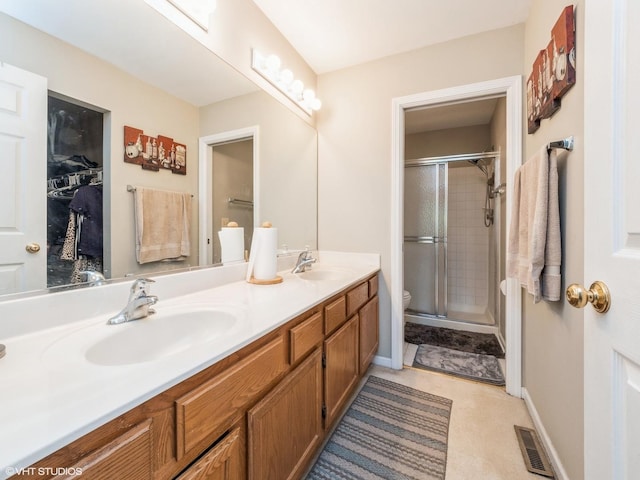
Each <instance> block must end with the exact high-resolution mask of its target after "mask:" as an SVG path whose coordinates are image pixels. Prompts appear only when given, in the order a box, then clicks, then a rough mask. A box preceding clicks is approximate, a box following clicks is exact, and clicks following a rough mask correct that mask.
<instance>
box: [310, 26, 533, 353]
mask: <svg viewBox="0 0 640 480" xmlns="http://www.w3.org/2000/svg"><path fill="white" fill-rule="evenodd" d="M523 35H524V28H523V25H517V26H513V27H509V28H505V29H501V30H496V31H493V32H488V33H483V34H479V35H474V36H471V37H466V38H462V39H458V40H454V41H450V42H446V43H443V44H439V45H434V46H431V47H427V48H423V49H419V50H415V51H412V52H408V53H404V54H400V55H395V56H392V57H387V58H384V59H381V60H378V61H374V62H370V63H366V64H363V65H359V66H356V67H352V68H347V69H344V70H339V71H335V72H331V73H327V74H324V75H320V76H319V78H318V93H319V96H320V98H322V101H323V107H322V110H320V112H319V115H318V132H319V133H318V142H319V143H318V145H319V146H318V149H319V152H318V155H319V160H318V188H319V195H318V198H319V208H318V212H319V213H318V216H319V222H318V226H319V227H318V228H319V236H318V238H319V247H320V248H321V249H323V250H342V251H347V252H377V253H380V254H381V264H382V276H381V284H380V348H379V351H378V355H380V356H382V357H388V358H390V357H391V333H390V321H391V305H390V296H389V281H390V277H389V276H390V269H391V265H390V255H391V253H390V252H391V237H390V235H391V233H390V226H391V198H390V197H391V102H392V99H393V98H395V97H401V96H405V95H409V94H413V93H419V92H425V91H430V90H436V89H440V88H446V87H452V86H456V85H465V84H470V83H475V82H481V81H486V80H491V79H496V78H503V77H508V76H512V75H520V74H522V73H523V70H522V69H523V62H522V44H523Z"/></svg>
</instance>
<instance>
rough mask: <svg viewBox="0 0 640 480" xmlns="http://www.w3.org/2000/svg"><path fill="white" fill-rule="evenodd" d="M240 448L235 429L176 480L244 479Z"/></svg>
mask: <svg viewBox="0 0 640 480" xmlns="http://www.w3.org/2000/svg"><path fill="white" fill-rule="evenodd" d="M241 448H242V436H241V435H240V429H239V428H236V429H234V430H232V431H231V432H229V433H228V434H227V435H226V436H225V437H224V438H223V439H222V440H220V441H219V442H218V443H217V444H216V445H214V446H213V447H211V449H210V450H209V451H208V452H206V453H205V454H204V455H202V457H200V459H198V460H197V461H196V462H195V463H194V464H193V465H191V466H190V467H189V468H188V469H187V470H186V471H185V472H183V473H182V475H180V476H179V477H178V478H176V480H241V479H243V478H244V474H243V465H242V458H243V455H242V450H241Z"/></svg>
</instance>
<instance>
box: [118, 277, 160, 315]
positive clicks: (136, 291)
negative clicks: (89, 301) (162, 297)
mask: <svg viewBox="0 0 640 480" xmlns="http://www.w3.org/2000/svg"><path fill="white" fill-rule="evenodd" d="M154 281H155V280H151V279H150V278H139V279H137V280H136V281H135V282H133V285H132V286H131V292H130V293H129V300H128V301H127V305H126V306H125V307H124V308H123V309H122V311H120V313H118V314H117V315H115V316H113V317H111V318H110V319H109V320H107V323H108V324H109V325H118V324H120V323H125V322H130V321H132V320H138V319H140V318H145V317H148V316H149V315H151V314H154V313H156V312H155V310H154V309H153V308H150V307H151V305H155V304H156V302H157V301H158V297H157V296H155V295H149V288H150V285H149V284H150V283H154Z"/></svg>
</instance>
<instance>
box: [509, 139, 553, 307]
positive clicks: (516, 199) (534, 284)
mask: <svg viewBox="0 0 640 480" xmlns="http://www.w3.org/2000/svg"><path fill="white" fill-rule="evenodd" d="M561 262H562V248H561V238H560V207H559V202H558V162H557V154H556V151H555V150H552V151H551V153H548V151H547V148H546V147H544V148H542V149H541V150H540V151H539V152H538V153H537V154H535V155H534V156H533V157H532V158H530V159H529V160H528V161H527V162H526V163H525V164H524V165H522V166H521V167H520V168H519V169H518V170H517V171H516V174H515V176H514V185H513V206H512V211H511V227H510V229H509V239H508V244H507V276H508V277H511V278H516V279H517V280H518V281H519V282H520V284H521V285H522V286H523V287H524V288H526V290H527V292H529V293H530V294H532V295H533V302H534V303H538V302H539V301H540V300H541V299H543V300H547V301H558V300H560V298H561V289H562V285H561V284H562V278H561V272H560V265H561Z"/></svg>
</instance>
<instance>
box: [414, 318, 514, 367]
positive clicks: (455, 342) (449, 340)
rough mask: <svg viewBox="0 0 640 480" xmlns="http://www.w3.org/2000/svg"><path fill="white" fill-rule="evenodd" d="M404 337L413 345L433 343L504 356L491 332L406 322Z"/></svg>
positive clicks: (465, 350) (455, 348)
mask: <svg viewBox="0 0 640 480" xmlns="http://www.w3.org/2000/svg"><path fill="white" fill-rule="evenodd" d="M404 339H405V341H406V342H409V343H413V344H415V345H422V344H428V345H435V346H438V347H445V348H451V349H453V350H459V351H461V352H469V353H479V354H484V355H493V356H494V357H496V358H504V352H503V351H502V347H501V346H500V342H498V339H497V338H496V336H495V335H493V334H492V333H475V332H464V331H460V330H452V329H450V328H441V327H430V326H427V325H419V324H417V323H411V322H407V323H406V325H405V327H404Z"/></svg>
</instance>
